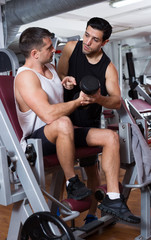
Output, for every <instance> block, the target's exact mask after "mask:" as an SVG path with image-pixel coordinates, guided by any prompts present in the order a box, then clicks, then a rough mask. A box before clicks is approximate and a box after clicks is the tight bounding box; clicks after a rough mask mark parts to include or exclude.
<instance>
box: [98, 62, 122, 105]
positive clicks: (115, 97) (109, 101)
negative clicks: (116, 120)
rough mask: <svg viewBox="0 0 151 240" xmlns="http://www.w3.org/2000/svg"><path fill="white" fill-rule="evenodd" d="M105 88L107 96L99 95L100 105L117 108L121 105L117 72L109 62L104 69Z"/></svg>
mask: <svg viewBox="0 0 151 240" xmlns="http://www.w3.org/2000/svg"><path fill="white" fill-rule="evenodd" d="M105 77H106V89H107V92H108V96H106V97H104V96H102V95H101V98H100V102H99V104H101V105H102V106H104V107H106V108H110V109H119V108H120V106H121V91H120V87H119V80H118V72H117V70H116V68H115V66H114V64H113V63H112V62H111V63H110V64H109V65H108V67H107V70H106V76H105Z"/></svg>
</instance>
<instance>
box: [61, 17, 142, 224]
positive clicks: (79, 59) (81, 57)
mask: <svg viewBox="0 0 151 240" xmlns="http://www.w3.org/2000/svg"><path fill="white" fill-rule="evenodd" d="M111 33H112V27H111V25H110V24H109V23H108V22H107V21H106V20H105V19H102V18H98V17H94V18H92V19H90V20H89V21H88V23H87V26H86V31H85V34H84V36H83V40H82V41H71V42H68V43H67V44H66V46H65V47H64V49H63V52H62V55H61V57H60V60H59V64H58V74H59V76H60V78H61V79H62V84H63V86H64V88H65V93H64V99H65V101H67V102H68V101H72V100H73V99H75V96H77V93H79V92H80V86H79V84H80V81H81V79H82V78H83V77H86V76H94V77H95V78H98V79H99V82H100V89H99V90H98V91H97V93H95V94H93V95H91V96H89V97H90V98H91V103H92V104H91V105H89V106H88V107H87V108H83V111H82V110H81V109H80V110H78V109H76V110H75V111H74V112H73V113H72V114H71V115H70V117H71V120H72V122H73V124H74V125H76V126H78V127H91V128H92V129H93V130H92V129H91V130H90V131H89V132H88V135H87V141H88V142H89V139H90V136H91V137H92V136H93V137H94V139H93V138H91V140H92V139H93V141H96V142H98V141H99V143H100V144H101V146H102V147H103V151H102V169H103V171H104V172H105V176H106V182H107V195H106V197H105V199H104V200H103V202H102V203H101V204H100V205H99V208H100V209H101V210H103V211H104V212H110V213H111V214H113V215H116V216H117V217H119V218H120V219H123V220H126V221H128V222H132V223H138V222H139V218H137V217H135V216H134V215H132V214H131V213H130V211H129V210H128V207H127V206H126V204H125V202H124V201H123V199H122V197H121V196H120V193H119V188H118V181H119V180H118V179H119V168H120V155H119V139H118V135H117V134H116V133H115V132H113V131H111V130H108V129H99V128H98V127H99V126H100V114H101V111H102V106H103V107H105V108H109V109H119V108H120V105H121V95H120V88H119V83H118V73H117V70H116V68H115V66H114V65H113V63H112V62H111V60H110V59H109V58H108V56H107V55H106V54H105V52H104V51H103V49H102V47H103V46H104V45H105V44H106V43H107V42H108V41H109V37H110V35H111ZM65 76H67V77H66V78H64V77H65ZM78 111H79V112H80V114H79V112H78ZM80 116H81V118H80ZM94 129H95V130H94ZM91 131H92V132H91ZM94 131H95V132H96V133H97V134H94ZM111 139H112V140H111ZM108 163H109V164H108ZM115 169H116V170H115ZM85 170H86V172H87V175H88V186H89V187H91V189H92V190H93V192H95V189H96V187H97V185H96V184H99V185H100V176H99V171H98V166H97V164H95V165H93V166H91V167H86V168H85ZM92 172H93V173H94V172H96V176H97V179H94V178H93V176H92ZM113 172H114V174H113ZM113 175H114V177H113ZM111 179H112V180H111ZM113 182H114V183H113ZM96 206H97V202H96V201H95V200H94V198H93V204H92V205H91V208H90V210H89V214H88V215H87V217H86V221H87V222H89V220H90V221H91V220H95V211H96ZM122 215H123V216H122Z"/></svg>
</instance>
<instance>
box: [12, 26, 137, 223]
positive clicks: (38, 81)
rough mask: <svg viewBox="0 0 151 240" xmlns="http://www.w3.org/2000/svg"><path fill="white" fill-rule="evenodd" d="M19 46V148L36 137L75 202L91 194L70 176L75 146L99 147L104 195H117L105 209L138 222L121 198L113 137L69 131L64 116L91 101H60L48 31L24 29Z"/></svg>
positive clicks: (81, 98) (105, 133)
mask: <svg viewBox="0 0 151 240" xmlns="http://www.w3.org/2000/svg"><path fill="white" fill-rule="evenodd" d="M19 47H20V50H21V52H22V53H23V54H24V56H25V59H26V60H25V64H24V66H22V67H20V68H19V69H18V72H17V76H16V78H15V84H14V91H15V100H16V109H17V115H18V119H19V122H20V125H21V128H22V130H23V138H22V140H21V143H22V144H23V146H24V145H25V144H26V140H27V139H28V138H41V139H42V147H43V154H44V155H49V154H52V153H55V152H56V153H57V156H58V159H59V162H60V165H61V167H62V168H63V171H64V174H65V178H66V186H67V187H66V188H67V193H68V198H74V199H83V198H85V197H87V196H89V195H90V194H91V190H89V189H88V188H87V187H86V186H85V185H84V184H83V183H82V182H81V181H80V180H79V178H78V176H76V175H75V172H74V159H75V146H103V156H102V168H103V170H104V172H105V175H106V179H107V188H108V192H110V193H114V196H115V195H116V197H117V196H118V200H117V202H118V204H116V200H111V199H110V198H109V200H108V201H109V202H108V205H107V208H108V210H111V212H113V211H115V212H116V213H117V214H118V213H119V209H121V208H122V210H121V214H120V218H121V219H125V220H126V221H130V220H131V218H132V217H133V219H134V222H137V221H138V218H137V217H135V216H134V215H133V214H132V213H131V212H130V211H129V209H128V207H127V206H126V204H125V202H124V201H123V200H122V199H121V198H120V193H119V186H118V179H119V166H120V160H119V140H118V135H117V134H116V133H115V132H113V131H111V130H107V129H106V130H102V129H97V128H89V127H87V128H82V127H81V128H74V127H73V124H72V122H71V120H70V118H69V117H68V115H70V114H71V113H72V112H73V111H74V110H75V109H77V108H78V107H79V106H86V105H88V104H91V103H93V101H94V97H93V96H88V95H86V94H84V93H83V92H80V95H79V97H78V98H77V99H75V100H72V101H68V102H63V88H62V84H61V81H60V79H59V77H58V75H57V73H56V71H55V69H54V67H53V66H52V65H51V64H50V62H51V61H52V56H53V53H54V52H55V49H54V48H53V45H52V41H51V33H50V32H49V31H48V30H46V29H43V28H38V27H35V28H34V27H33V28H28V29H26V30H25V31H24V32H23V33H22V34H21V36H20V40H19ZM119 105H120V104H119ZM79 136H80V137H79ZM96 174H98V173H95V172H93V171H92V173H91V178H93V179H96V183H95V185H96V186H98V185H99V182H98V179H99V177H97V178H96ZM88 177H89V176H88ZM93 182H94V181H93ZM112 202H113V204H112ZM115 205H116V206H115ZM112 208H113V211H112ZM116 209H117V210H116ZM123 209H124V211H123ZM95 210H96V209H95ZM93 211H94V209H93Z"/></svg>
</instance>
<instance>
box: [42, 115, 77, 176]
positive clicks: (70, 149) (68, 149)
mask: <svg viewBox="0 0 151 240" xmlns="http://www.w3.org/2000/svg"><path fill="white" fill-rule="evenodd" d="M44 133H45V136H46V137H47V139H48V140H49V141H50V142H52V143H55V144H56V149H57V156H58V159H59V162H60V165H61V167H62V169H63V171H64V174H65V178H66V180H68V179H70V178H72V177H74V176H75V172H74V160H75V147H74V131H73V126H72V123H71V121H70V119H69V118H68V117H61V118H60V119H58V120H56V121H54V122H52V123H51V124H49V125H46V126H45V128H44Z"/></svg>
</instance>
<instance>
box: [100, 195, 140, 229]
mask: <svg viewBox="0 0 151 240" xmlns="http://www.w3.org/2000/svg"><path fill="white" fill-rule="evenodd" d="M98 208H99V209H100V210H102V211H103V212H105V213H108V214H111V215H113V216H115V217H117V218H119V219H120V220H124V221H126V222H129V223H134V224H138V223H140V218H139V217H136V216H134V215H133V214H132V213H131V211H130V210H129V208H128V206H127V205H126V203H125V200H124V196H123V195H121V198H119V199H114V200H111V199H110V198H109V197H108V195H106V196H105V198H104V200H103V201H102V203H101V204H100V205H99V206H98Z"/></svg>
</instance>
